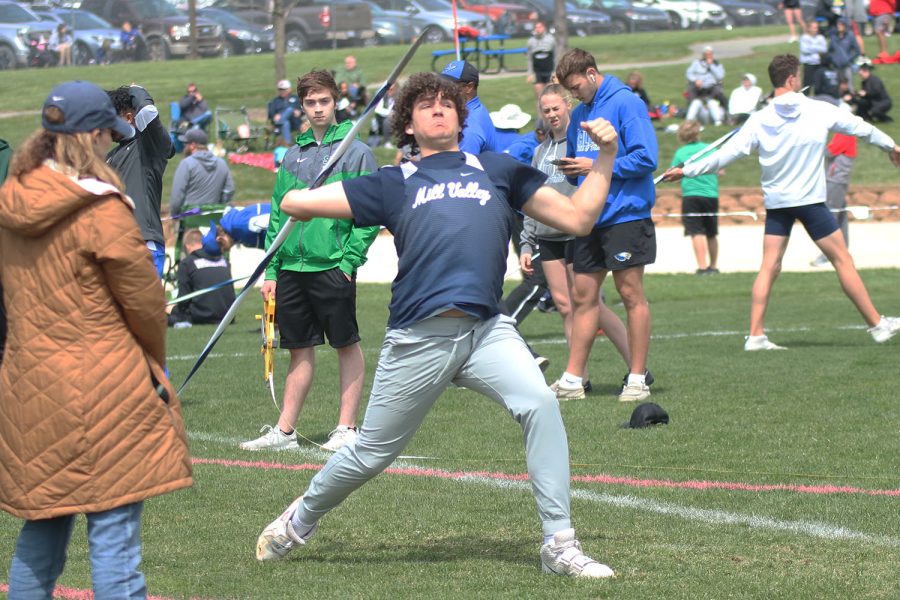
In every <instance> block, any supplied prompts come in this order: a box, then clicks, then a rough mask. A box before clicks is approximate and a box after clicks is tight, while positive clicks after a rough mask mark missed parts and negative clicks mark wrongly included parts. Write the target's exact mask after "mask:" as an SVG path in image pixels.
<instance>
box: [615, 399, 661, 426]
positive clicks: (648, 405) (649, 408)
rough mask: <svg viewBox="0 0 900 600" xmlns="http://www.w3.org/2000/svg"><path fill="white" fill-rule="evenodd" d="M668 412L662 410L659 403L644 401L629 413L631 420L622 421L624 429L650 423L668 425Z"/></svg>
mask: <svg viewBox="0 0 900 600" xmlns="http://www.w3.org/2000/svg"><path fill="white" fill-rule="evenodd" d="M668 424H669V413H667V412H666V411H665V410H663V407H661V406H660V405H659V404H654V403H653V402H644V403H643V404H639V405H638V406H637V407H636V408H635V409H634V412H632V413H631V420H630V421H628V422H627V423H622V427H623V428H625V429H641V428H642V427H649V426H650V425H668Z"/></svg>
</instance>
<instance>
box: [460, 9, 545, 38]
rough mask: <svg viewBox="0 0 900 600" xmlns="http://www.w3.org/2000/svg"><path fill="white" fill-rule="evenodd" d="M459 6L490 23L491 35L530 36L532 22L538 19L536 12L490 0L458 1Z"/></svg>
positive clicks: (532, 27) (532, 26)
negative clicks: (483, 16)
mask: <svg viewBox="0 0 900 600" xmlns="http://www.w3.org/2000/svg"><path fill="white" fill-rule="evenodd" d="M459 6H460V7H461V8H464V9H465V10H470V11H472V12H476V13H478V14H481V15H485V16H486V17H487V18H488V19H489V20H490V23H491V29H492V31H493V33H505V34H507V35H510V36H513V37H521V36H530V35H531V32H532V30H533V29H534V22H535V21H537V19H538V13H537V11H536V10H534V9H531V8H527V7H525V6H521V5H519V4H510V3H507V2H493V1H492V0H459Z"/></svg>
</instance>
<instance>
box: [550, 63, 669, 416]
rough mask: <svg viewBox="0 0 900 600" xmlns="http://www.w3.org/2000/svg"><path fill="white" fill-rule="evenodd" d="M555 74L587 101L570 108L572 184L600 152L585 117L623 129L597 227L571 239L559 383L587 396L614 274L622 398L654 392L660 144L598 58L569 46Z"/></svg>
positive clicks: (560, 390)
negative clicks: (624, 367)
mask: <svg viewBox="0 0 900 600" xmlns="http://www.w3.org/2000/svg"><path fill="white" fill-rule="evenodd" d="M556 77H557V79H558V80H559V81H560V83H562V84H563V86H564V87H566V89H568V90H569V91H570V92H571V93H572V95H573V96H574V97H575V98H576V99H578V100H580V101H581V104H580V105H579V106H577V107H575V110H574V111H572V118H571V122H570V123H569V129H568V132H567V150H566V159H565V160H564V161H563V162H562V163H561V164H560V165H559V169H560V171H562V172H563V173H564V174H565V175H566V176H567V177H568V178H569V181H570V183H576V182H577V183H579V184H581V183H582V182H583V181H584V177H585V176H586V175H587V174H588V172H589V169H590V164H591V162H592V160H593V159H594V158H596V157H597V152H598V147H597V144H595V143H594V142H592V141H591V139H590V138H589V137H588V134H587V133H586V132H585V131H584V130H583V129H582V123H583V122H585V121H590V120H592V119H595V118H603V119H607V120H608V121H610V123H612V126H613V127H614V128H615V129H616V131H617V132H618V134H619V139H618V153H617V155H616V159H615V162H614V165H613V172H612V182H611V184H610V194H609V197H608V198H607V200H606V204H605V206H604V207H603V212H602V213H600V216H599V218H598V219H597V221H596V223H595V224H594V227H593V230H592V231H591V233H590V234H589V235H587V236H585V237H579V238H576V239H575V241H574V242H573V250H574V252H573V261H572V262H573V268H574V271H575V277H574V285H573V288H572V301H573V307H574V308H573V321H572V343H571V351H570V353H569V363H568V366H567V367H566V371H565V373H563V375H562V377H560V379H559V381H558V382H557V384H556V395H557V398H560V399H581V398H584V388H583V375H584V372H585V368H586V367H587V361H588V358H589V356H590V352H591V347H592V346H593V344H594V337H595V334H596V332H597V323H598V316H599V314H600V289H601V287H602V286H603V281H604V280H605V279H606V276H607V274H608V273H610V272H611V273H612V276H613V281H614V282H615V285H616V289H617V290H618V292H619V295H620V296H621V298H622V302H623V304H624V305H625V312H626V314H627V316H628V321H627V330H628V340H629V342H630V357H629V361H628V363H629V365H630V366H629V374H628V376H627V377H626V381H625V385H624V386H623V389H622V393H621V394H619V400H620V401H622V402H631V401H637V400H644V399H646V398H647V397H649V396H650V388H649V383H648V381H647V377H646V369H647V354H648V352H649V349H650V306H649V304H648V303H647V298H646V296H645V295H644V266H645V265H647V264H650V263H652V262H653V261H654V260H656V230H655V228H654V226H653V221H652V220H651V218H650V210H651V209H652V208H653V204H654V203H655V201H656V189H655V187H654V185H653V171H655V170H656V165H657V156H658V155H659V148H658V146H657V143H656V132H654V131H653V124H652V123H651V122H650V117H649V116H648V115H647V107H646V106H645V105H644V103H643V102H641V101H640V100H639V99H638V98H637V97H636V96H635V95H634V94H633V93H632V92H631V89H630V88H629V87H628V86H626V85H625V84H624V83H622V82H621V81H619V80H618V79H616V78H615V77H613V76H612V75H601V74H600V73H599V72H598V71H597V63H596V62H595V60H594V57H593V56H592V55H591V54H589V53H587V52H585V51H584V50H580V49H577V48H576V49H573V50H570V51H569V52H567V53H566V54H565V55H564V56H563V57H562V58H561V59H560V61H559V64H557V66H556Z"/></svg>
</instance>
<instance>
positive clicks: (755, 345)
mask: <svg viewBox="0 0 900 600" xmlns="http://www.w3.org/2000/svg"><path fill="white" fill-rule="evenodd" d="M744 350H745V351H747V352H754V351H756V350H787V348H785V347H784V346H779V345H778V344H774V343H772V342H770V341H769V338H768V336H765V335H748V336H747V341H746V342H744Z"/></svg>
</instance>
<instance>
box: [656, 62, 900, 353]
mask: <svg viewBox="0 0 900 600" xmlns="http://www.w3.org/2000/svg"><path fill="white" fill-rule="evenodd" d="M769 79H771V81H772V86H773V87H774V88H775V92H774V98H773V100H772V102H770V103H769V105H768V106H766V107H765V108H764V109H762V110H760V111H758V112H757V113H756V114H754V115H753V116H752V117H750V119H749V120H748V121H747V123H745V124H744V126H743V127H741V129H740V130H739V131H738V132H737V133H736V134H735V135H734V136H733V137H732V138H731V139H730V140H728V142H726V143H725V144H723V145H722V146H721V147H720V148H718V149H717V150H716V151H715V152H712V153H710V154H708V155H707V156H706V157H704V158H702V159H700V160H698V161H695V162H691V163H688V164H686V165H685V166H684V167H683V168H678V167H672V168H670V169H669V170H668V171H666V173H665V179H666V181H677V180H679V179H680V178H681V177H696V176H697V175H703V174H705V173H715V172H717V171H719V170H720V169H722V168H723V167H725V166H726V165H728V164H729V163H731V162H732V161H734V160H736V159H738V158H740V157H742V156H748V155H749V154H750V153H751V152H753V151H757V152H758V153H759V164H760V167H761V169H762V189H763V199H764V201H765V205H766V227H765V236H764V239H763V259H762V265H761V266H760V270H759V274H758V275H757V277H756V281H754V283H753V292H752V301H751V309H750V335H749V336H748V337H747V341H746V343H745V344H744V350H745V351H756V350H784V347H782V346H779V345H777V344H775V343H773V342H771V341H770V340H769V338H768V337H767V336H766V333H765V326H764V321H765V315H766V309H767V307H768V304H769V295H770V293H771V291H772V285H773V284H774V283H775V280H776V279H777V278H778V275H779V274H780V272H781V261H782V258H783V257H784V252H785V250H787V246H788V242H789V241H790V235H791V230H792V228H793V225H794V221H796V220H799V221H800V222H801V223H802V224H803V226H804V228H805V229H806V231H807V233H809V236H810V237H811V238H812V240H813V241H814V242H815V243H816V245H817V246H818V247H819V249H820V250H821V251H822V252H823V253H824V254H825V256H827V257H828V260H829V261H830V262H831V264H832V265H833V266H834V269H835V271H836V272H837V276H838V280H839V281H840V283H841V288H842V289H843V291H844V293H845V294H846V295H847V297H848V298H849V299H850V301H851V302H852V303H853V304H854V306H855V307H856V309H857V310H858V311H859V313H860V315H861V316H862V317H863V320H864V321H865V322H866V324H867V325H868V330H867V331H868V333H869V334H870V335H871V336H872V339H873V340H874V341H875V342H876V343H883V342H886V341H888V340H889V339H891V338H892V337H893V336H894V335H896V334H897V333H898V332H900V319H897V318H893V317H883V316H881V315H879V313H878V311H877V310H876V309H875V306H874V305H873V304H872V300H871V298H870V297H869V293H868V291H867V290H866V287H865V284H863V281H862V278H860V276H859V273H858V272H857V270H856V266H855V265H854V264H853V258H852V257H851V256H850V253H849V252H848V251H847V244H846V242H845V241H844V236H843V235H842V234H841V233H840V230H839V229H838V224H837V222H836V221H835V219H834V216H833V215H832V214H831V212H830V211H829V210H828V209H827V208H826V207H825V194H826V186H825V169H824V168H823V155H824V151H825V143H826V141H827V139H828V138H827V136H828V132H829V131H832V132H840V133H845V134H848V135H854V136H857V137H862V138H865V139H866V140H867V141H868V142H869V143H870V144H872V145H874V146H877V147H879V148H881V149H882V150H884V151H885V153H886V154H887V155H888V157H889V159H890V161H891V163H893V164H894V165H895V166H900V146H897V145H896V143H894V140H892V139H891V138H890V136H888V135H887V134H885V133H884V132H882V131H880V130H878V129H876V128H875V127H873V126H872V125H870V124H868V123H866V122H865V121H863V120H862V119H860V118H859V117H857V116H853V115H852V114H850V113H848V112H847V111H845V110H842V109H840V108H838V107H836V106H832V105H831V104H829V103H827V102H820V101H818V100H812V99H810V98H807V97H806V96H804V95H803V94H800V93H798V92H799V91H800V87H801V85H800V84H801V83H802V81H801V79H800V61H799V59H798V58H797V57H796V56H794V55H792V54H780V55H778V56H776V57H775V58H773V59H772V61H771V62H770V63H769Z"/></svg>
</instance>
